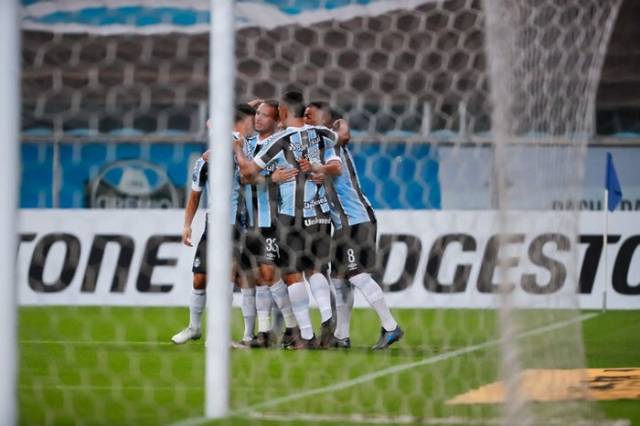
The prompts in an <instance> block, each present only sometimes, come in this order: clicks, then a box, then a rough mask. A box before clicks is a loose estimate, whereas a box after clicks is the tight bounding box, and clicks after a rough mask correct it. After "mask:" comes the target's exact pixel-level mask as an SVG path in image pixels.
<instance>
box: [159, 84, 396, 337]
mask: <svg viewBox="0 0 640 426" xmlns="http://www.w3.org/2000/svg"><path fill="white" fill-rule="evenodd" d="M349 139H350V131H349V128H348V124H347V123H346V121H345V120H344V119H341V118H339V117H338V116H337V114H336V113H335V112H333V111H332V110H331V108H330V107H329V105H328V104H326V103H324V102H312V103H310V104H308V105H307V104H306V103H305V102H304V99H303V95H302V94H301V93H300V92H296V91H290V92H287V93H285V94H284V95H283V96H282V97H281V99H280V100H278V101H276V100H256V101H253V102H251V103H249V104H239V105H237V106H236V109H235V121H234V132H233V153H234V166H235V167H234V176H233V188H232V199H231V202H232V212H231V225H232V229H233V247H234V248H233V262H234V267H233V271H234V273H233V281H234V283H235V284H236V286H238V287H239V288H240V292H241V294H242V314H243V318H244V322H245V324H244V325H245V332H244V337H243V338H242V339H241V340H240V341H239V342H233V343H232V345H233V346H234V347H238V348H252V347H253V348H269V347H274V346H276V340H277V339H276V335H275V332H274V331H272V326H273V322H274V321H273V320H272V305H273V304H275V305H276V306H277V309H278V310H279V311H280V312H281V314H282V319H283V321H284V327H285V329H284V333H283V334H282V336H281V338H280V339H279V340H280V342H279V345H278V346H280V347H283V348H289V349H318V348H323V349H324V348H345V349H346V348H350V347H351V340H350V337H349V324H350V320H351V311H352V309H353V300H354V294H353V291H354V287H357V288H358V289H359V290H360V291H361V292H362V294H363V295H364V297H365V299H366V300H367V302H368V303H369V304H370V305H371V307H372V308H373V309H374V310H375V312H376V313H377V314H378V317H379V318H380V322H381V333H380V338H379V339H378V341H377V343H376V344H375V345H374V346H373V349H374V350H378V349H384V348H387V347H388V346H390V345H392V344H393V343H395V342H397V341H398V340H400V338H401V337H402V336H403V334H404V332H403V330H402V329H401V328H400V326H399V325H398V323H397V322H396V320H395V319H394V317H393V315H392V314H391V312H390V310H389V307H388V306H387V303H386V300H385V298H384V294H383V292H382V289H381V288H380V286H379V285H378V283H377V282H376V281H375V280H374V279H373V278H372V276H371V275H370V273H369V272H368V271H370V270H371V268H372V267H373V266H374V265H375V258H376V217H375V213H374V211H373V209H372V207H371V204H370V203H369V201H368V200H367V198H366V197H365V196H364V194H363V193H362V189H361V187H360V182H359V180H358V175H357V171H356V167H355V163H354V161H353V157H352V156H351V153H350V151H349ZM208 158H209V152H207V153H205V154H203V156H202V157H201V158H199V159H198V160H197V162H196V164H195V167H194V171H193V176H192V191H191V194H190V196H189V199H188V201H187V206H186V209H185V221H184V229H183V233H182V240H183V243H184V244H186V245H188V246H192V242H191V232H192V231H191V223H192V221H193V218H194V216H195V213H196V211H197V209H198V204H199V202H200V197H201V195H202V192H203V189H205V188H208V185H209V182H208V179H207V176H208V174H207V168H208V163H207V162H208ZM214 197H215V194H214ZM214 199H215V198H214ZM206 250H207V231H206V229H205V231H204V233H203V234H202V238H201V239H200V242H199V244H198V247H197V250H196V254H195V258H194V262H193V289H192V293H191V296H190V303H189V325H188V326H187V327H186V328H185V329H183V330H182V331H180V332H179V333H177V334H176V335H174V336H173V337H172V338H171V340H172V341H173V343H175V344H183V343H186V342H188V341H189V340H197V339H199V338H200V337H201V323H202V312H203V310H204V306H205V302H206V283H207V276H206V274H207V260H206V259H207V255H206ZM305 280H306V281H307V283H308V284H309V289H310V290H311V293H312V296H313V297H314V299H315V301H316V303H317V306H318V309H319V311H320V317H321V321H322V324H321V327H320V335H319V338H316V335H315V334H314V331H313V326H312V321H311V317H310V313H309V294H308V291H307V286H306V284H305ZM331 287H333V289H332V288H331ZM332 292H333V298H332ZM332 299H334V300H333V302H334V303H332ZM256 317H257V323H258V333H257V335H254V328H255V320H256ZM334 317H335V318H334Z"/></svg>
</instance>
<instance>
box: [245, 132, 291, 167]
mask: <svg viewBox="0 0 640 426" xmlns="http://www.w3.org/2000/svg"><path fill="white" fill-rule="evenodd" d="M286 146H287V138H286V135H285V136H282V137H276V138H272V139H268V140H267V141H265V143H264V145H263V146H262V148H261V149H260V151H258V153H257V154H256V155H255V157H253V161H254V162H255V163H256V164H257V165H258V167H260V168H261V169H265V168H267V167H268V166H269V164H270V163H271V162H273V161H274V160H275V158H276V156H277V155H278V154H279V153H280V152H282V151H283V150H285V149H286Z"/></svg>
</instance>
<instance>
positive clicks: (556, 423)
mask: <svg viewBox="0 0 640 426" xmlns="http://www.w3.org/2000/svg"><path fill="white" fill-rule="evenodd" d="M247 418H250V419H259V420H267V421H276V422H279V423H291V422H301V421H302V422H314V423H338V424H345V423H352V424H353V423H355V424H358V423H366V424H378V425H387V424H402V425H414V424H416V425H440V426H443V425H444V426H498V425H502V424H503V421H502V419H499V418H487V419H470V418H468V417H414V416H367V415H365V414H348V415H340V414H320V415H318V414H308V413H287V414H270V413H252V414H251V415H249V416H247ZM566 424H567V421H566V419H555V420H554V419H545V426H565V425H566ZM572 425H573V426H593V421H592V420H590V419H589V420H578V421H577V422H575V423H572ZM598 425H600V426H630V425H631V422H630V420H626V419H624V420H604V421H601V422H598Z"/></svg>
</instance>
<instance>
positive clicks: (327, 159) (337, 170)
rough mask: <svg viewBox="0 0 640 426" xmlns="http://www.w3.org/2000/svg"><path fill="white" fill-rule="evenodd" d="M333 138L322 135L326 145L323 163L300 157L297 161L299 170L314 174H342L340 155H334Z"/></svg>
mask: <svg viewBox="0 0 640 426" xmlns="http://www.w3.org/2000/svg"><path fill="white" fill-rule="evenodd" d="M334 140H335V139H330V138H327V137H324V141H325V146H326V148H325V150H324V158H323V161H324V164H318V163H311V162H310V161H309V160H308V159H306V158H302V159H301V160H300V161H299V164H300V170H302V171H303V172H305V173H313V174H316V175H328V176H340V175H341V174H342V161H340V157H338V156H337V155H336V151H335V149H334V148H333V146H334V145H335V142H334Z"/></svg>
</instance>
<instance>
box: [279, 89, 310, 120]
mask: <svg viewBox="0 0 640 426" xmlns="http://www.w3.org/2000/svg"><path fill="white" fill-rule="evenodd" d="M281 102H282V103H283V104H285V105H286V106H287V109H288V110H289V112H290V113H291V114H293V116H294V117H295V118H302V117H304V110H305V108H306V107H307V106H306V105H305V104H304V96H302V93H301V92H298V91H296V90H291V91H289V92H286V93H285V94H284V95H282V99H281Z"/></svg>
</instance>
